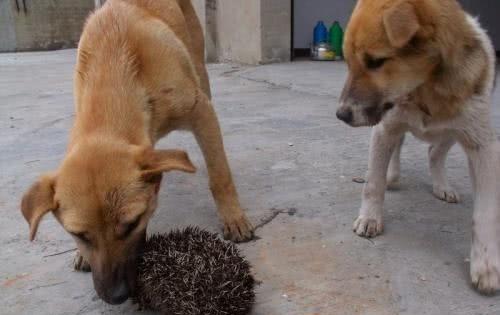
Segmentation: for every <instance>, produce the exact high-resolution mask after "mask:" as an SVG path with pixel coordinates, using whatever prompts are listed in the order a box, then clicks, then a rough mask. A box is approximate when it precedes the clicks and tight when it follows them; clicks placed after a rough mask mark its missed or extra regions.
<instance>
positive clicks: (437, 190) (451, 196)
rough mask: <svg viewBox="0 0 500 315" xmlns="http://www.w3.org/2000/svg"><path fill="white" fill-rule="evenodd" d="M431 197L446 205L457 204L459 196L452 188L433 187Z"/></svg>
mask: <svg viewBox="0 0 500 315" xmlns="http://www.w3.org/2000/svg"><path fill="white" fill-rule="evenodd" d="M432 193H433V195H434V196H435V197H436V198H438V199H440V200H443V201H446V202H448V203H459V202H460V196H459V195H458V193H457V192H456V191H455V190H453V189H452V188H442V187H439V186H434V187H433V189H432Z"/></svg>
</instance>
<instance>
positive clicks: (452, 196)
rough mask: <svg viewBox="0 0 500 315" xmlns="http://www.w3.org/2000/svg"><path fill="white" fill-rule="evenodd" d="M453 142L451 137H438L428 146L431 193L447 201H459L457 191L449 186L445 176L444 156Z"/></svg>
mask: <svg viewBox="0 0 500 315" xmlns="http://www.w3.org/2000/svg"><path fill="white" fill-rule="evenodd" d="M454 144H455V140H454V139H452V138H445V139H440V141H438V142H436V143H433V144H432V145H431V146H430V147H429V167H430V171H431V176H432V193H433V194H434V196H436V198H438V199H441V200H443V201H446V202H449V203H457V202H459V201H460V197H459V195H458V193H457V192H456V191H455V190H454V189H453V188H452V187H451V186H450V184H449V182H448V178H447V176H446V166H445V163H446V156H447V155H448V152H449V151H450V149H451V147H452V146H453V145H454Z"/></svg>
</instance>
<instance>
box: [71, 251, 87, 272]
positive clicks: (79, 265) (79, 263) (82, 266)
mask: <svg viewBox="0 0 500 315" xmlns="http://www.w3.org/2000/svg"><path fill="white" fill-rule="evenodd" d="M73 267H74V268H75V270H76V271H82V272H90V264H89V263H88V262H87V261H86V260H85V258H83V256H82V255H81V254H80V251H77V252H76V255H75V259H74V260H73Z"/></svg>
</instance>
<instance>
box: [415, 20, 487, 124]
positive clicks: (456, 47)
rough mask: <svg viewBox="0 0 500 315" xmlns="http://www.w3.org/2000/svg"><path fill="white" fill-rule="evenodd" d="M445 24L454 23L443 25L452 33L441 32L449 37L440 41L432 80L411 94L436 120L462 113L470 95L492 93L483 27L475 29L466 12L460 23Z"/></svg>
mask: <svg viewBox="0 0 500 315" xmlns="http://www.w3.org/2000/svg"><path fill="white" fill-rule="evenodd" d="M446 23H453V25H448V26H447V27H441V28H442V29H445V30H448V32H449V33H447V34H441V38H446V39H447V40H446V41H445V42H444V43H443V42H440V43H438V45H439V46H440V51H439V53H440V62H439V64H438V65H437V66H436V68H435V70H434V72H433V73H432V74H431V77H430V78H429V80H428V81H427V82H426V83H424V84H423V85H422V86H420V87H419V88H418V89H417V90H416V91H415V93H414V94H413V95H412V99H413V100H414V102H415V103H416V104H417V105H418V106H419V107H420V109H421V110H422V111H424V112H425V113H426V114H427V115H429V116H431V117H433V118H436V119H448V118H451V117H454V116H456V115H458V114H460V112H461V111H462V110H463V108H464V106H466V103H467V101H468V100H470V98H471V97H473V96H474V95H481V96H483V95H486V94H488V93H490V91H489V90H490V88H489V86H490V85H491V84H490V82H488V81H489V80H491V78H490V77H491V73H490V71H492V70H491V69H489V67H490V64H489V63H490V62H489V59H490V58H489V56H488V52H487V49H488V48H487V47H485V45H487V43H484V42H483V40H482V39H481V36H482V34H479V33H478V32H482V30H480V29H478V30H476V29H474V28H475V26H474V25H472V24H471V23H470V22H469V21H467V17H466V16H465V15H464V16H463V20H461V21H460V22H457V21H456V20H455V21H453V20H452V21H447V22H446ZM443 46H444V47H443Z"/></svg>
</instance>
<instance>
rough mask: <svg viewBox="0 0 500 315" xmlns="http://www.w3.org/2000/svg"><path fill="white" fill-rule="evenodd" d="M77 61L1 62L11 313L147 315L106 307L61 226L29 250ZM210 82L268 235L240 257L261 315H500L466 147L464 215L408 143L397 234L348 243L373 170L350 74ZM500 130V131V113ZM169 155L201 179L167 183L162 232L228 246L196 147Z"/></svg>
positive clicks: (4, 283) (334, 67) (181, 177)
mask: <svg viewBox="0 0 500 315" xmlns="http://www.w3.org/2000/svg"><path fill="white" fill-rule="evenodd" d="M74 59H75V51H74V50H64V51H57V52H48V53H23V54H3V55H0V69H1V70H0V130H1V134H2V137H1V138H0V152H2V153H1V154H0V168H1V169H0V170H1V172H0V215H1V219H0V255H1V256H0V257H1V259H2V265H1V267H0V302H1V305H2V308H1V311H0V313H1V314H16V315H19V314H47V315H48V314H51V315H53V314H82V315H83V314H85V315H90V314H122V315H125V314H135V313H137V307H136V306H134V305H132V304H130V303H126V304H124V305H120V306H110V305H105V304H104V303H103V302H101V301H100V300H99V299H98V298H97V297H96V295H95V292H94V290H93V287H92V280H91V277H90V275H89V274H85V273H78V272H74V271H73V270H72V267H71V263H72V260H73V255H74V253H73V252H71V250H72V249H73V248H74V243H73V241H72V239H71V238H70V237H69V236H68V235H67V234H66V233H65V232H64V231H63V230H62V228H61V227H60V226H59V225H58V224H57V222H56V221H55V220H54V218H52V217H51V216H47V218H46V219H45V220H44V221H43V222H42V224H41V226H40V228H39V234H38V237H37V239H36V241H35V242H33V243H30V242H29V241H28V227H27V225H26V223H25V222H24V220H23V218H22V216H21V214H20V212H19V209H18V205H19V200H20V197H21V195H22V193H23V191H24V190H25V189H26V188H27V187H28V186H29V185H30V184H31V182H32V181H33V180H34V179H35V178H36V177H37V176H38V175H39V174H40V173H42V172H45V171H49V170H52V169H54V168H55V167H56V166H57V165H58V163H59V161H60V159H61V157H62V155H63V153H64V150H65V144H66V140H67V136H68V130H69V127H70V125H71V117H72V115H73V106H72V99H73V97H72V67H73V63H74ZM209 72H210V76H211V82H212V87H213V92H214V93H213V94H214V100H215V104H216V110H217V112H218V114H219V119H220V121H221V124H222V129H223V131H224V137H225V144H226V149H227V153H228V155H229V159H230V163H231V166H232V169H233V173H234V177H235V179H236V184H237V187H238V190H239V194H240V197H241V203H242V205H243V206H244V207H245V208H246V209H247V211H248V215H249V217H250V218H251V219H252V221H253V222H254V223H255V224H256V225H257V226H258V227H259V229H258V230H257V233H256V234H257V236H258V239H257V240H256V241H254V242H250V243H247V244H242V245H240V246H239V247H240V248H241V249H242V251H243V252H244V254H245V255H246V257H247V258H248V260H249V261H250V262H251V263H252V265H253V270H254V273H255V276H256V278H257V280H258V281H260V282H261V284H260V285H259V286H258V287H257V303H256V305H255V308H254V311H253V314H255V315H281V314H287V315H305V314H309V315H313V314H321V315H324V314H326V315H330V314H331V315H343V314H346V315H351V314H367V315H390V314H404V315H414V314H419V315H426V314H429V315H434V314H435V315H442V314H453V315H494V314H500V297H499V296H495V297H490V298H486V297H482V296H479V295H478V294H476V293H475V292H474V291H473V290H472V289H471V288H470V285H469V277H468V267H469V263H468V261H467V259H468V255H469V249H470V238H471V233H470V226H471V206H472V196H471V187H470V183H469V179H468V172H467V168H466V165H467V164H466V160H465V157H464V155H463V153H462V152H461V150H460V149H459V148H458V147H456V148H454V149H453V150H452V152H451V154H450V157H449V159H448V170H449V176H450V178H451V183H452V184H453V185H454V187H455V189H457V190H458V192H459V193H460V194H461V196H462V199H463V201H462V203H460V204H456V205H454V204H445V203H443V202H441V201H439V200H436V199H435V198H434V197H433V196H432V194H431V191H432V187H431V184H430V178H429V175H428V171H427V158H426V155H427V148H426V145H425V144H422V143H419V142H417V141H415V140H413V139H411V137H408V138H409V139H408V141H407V144H406V145H405V147H404V149H403V161H402V178H401V185H400V186H401V187H400V189H399V190H398V191H390V192H388V193H387V195H386V207H385V210H386V213H385V215H386V217H385V219H386V221H385V223H386V232H385V234H384V235H382V236H381V237H379V238H376V239H374V240H366V239H362V238H359V237H357V236H355V235H354V234H353V233H352V232H351V225H352V221H353V219H354V218H355V216H356V212H357V208H358V206H359V204H360V192H361V188H362V185H361V184H360V183H356V182H354V181H353V178H362V177H363V176H364V173H365V171H366V164H367V153H368V140H369V132H370V130H369V129H364V128H363V129H351V128H348V127H346V126H344V125H343V124H341V123H340V122H338V121H337V120H336V119H335V115H334V114H335V106H336V102H337V99H338V96H339V95H340V90H341V88H342V83H343V80H344V78H345V75H346V71H345V66H344V65H343V64H342V63H314V62H297V63H291V64H290V63H289V64H276V65H267V66H260V67H243V66H235V65H210V66H209ZM495 99H496V104H498V101H499V100H500V95H499V92H498V91H497V92H496V96H495ZM493 121H494V124H495V126H496V127H497V129H500V111H499V108H498V106H497V105H495V107H494V117H493ZM160 147H178V148H183V149H186V150H187V151H188V152H189V153H190V155H191V158H192V160H193V162H194V163H195V164H196V165H197V166H198V168H199V170H198V173H197V174H195V175H188V174H169V175H167V176H166V178H165V179H166V185H164V186H163V191H162V193H161V200H160V205H159V208H158V210H157V212H156V214H155V216H154V218H153V220H152V221H151V224H150V232H167V231H169V230H170V229H172V228H174V227H183V226H187V225H197V226H200V227H201V228H205V229H208V230H210V231H215V232H219V231H220V223H219V221H218V219H217V216H216V214H215V206H214V203H213V201H212V199H211V197H210V193H209V189H208V184H207V173H206V169H205V167H204V164H203V159H202V156H201V154H200V151H199V149H198V147H197V146H196V143H195V141H194V140H193V138H192V136H191V135H189V134H185V133H174V134H172V135H171V136H169V137H168V138H167V139H165V140H163V141H162V142H161V143H160ZM294 209H295V210H294ZM68 250H69V251H68ZM66 251H68V252H66ZM142 314H149V313H147V312H145V313H142Z"/></svg>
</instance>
